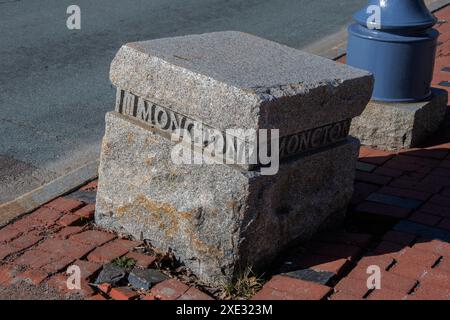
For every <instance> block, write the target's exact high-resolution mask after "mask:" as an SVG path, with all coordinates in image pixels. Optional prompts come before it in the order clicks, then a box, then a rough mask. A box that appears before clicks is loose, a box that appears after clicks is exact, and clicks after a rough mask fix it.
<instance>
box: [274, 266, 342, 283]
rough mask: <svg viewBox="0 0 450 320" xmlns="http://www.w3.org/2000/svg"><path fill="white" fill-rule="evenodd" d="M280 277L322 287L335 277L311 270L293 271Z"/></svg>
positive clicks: (325, 272) (329, 273)
mask: <svg viewBox="0 0 450 320" xmlns="http://www.w3.org/2000/svg"><path fill="white" fill-rule="evenodd" d="M282 275H284V276H287V277H291V278H295V279H300V280H305V281H310V282H315V283H319V284H323V285H326V284H328V283H329V282H330V281H331V280H332V279H333V278H334V277H335V276H336V275H335V274H334V273H332V272H328V271H316V270H312V269H302V270H295V271H290V272H287V273H284V274H282Z"/></svg>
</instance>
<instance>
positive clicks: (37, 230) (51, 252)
mask: <svg viewBox="0 0 450 320" xmlns="http://www.w3.org/2000/svg"><path fill="white" fill-rule="evenodd" d="M436 15H437V16H438V18H439V19H440V20H442V21H444V23H442V24H440V25H439V26H438V30H440V31H441V38H440V46H439V48H438V56H437V60H436V70H435V77H434V79H433V85H434V86H438V87H441V88H442V89H445V90H449V87H445V86H442V85H439V84H442V83H443V81H448V79H449V74H450V73H449V72H447V71H442V69H443V68H444V67H450V45H449V43H450V29H449V23H448V20H449V19H450V6H447V7H445V8H444V9H442V10H440V11H439V12H438V13H437V14H436ZM449 110H450V109H449ZM449 141H450V112H448V116H447V119H446V120H445V123H444V125H443V126H442V128H441V129H440V131H439V132H438V133H436V134H435V135H434V136H433V137H430V139H429V140H428V141H427V143H426V144H425V145H424V146H423V148H415V149H411V150H402V151H400V152H388V151H383V150H377V149H374V148H368V147H364V146H362V147H361V149H360V153H359V161H358V164H357V172H356V179H355V184H354V186H355V191H354V195H353V198H352V200H351V205H350V208H349V210H348V223H347V224H346V225H345V226H343V228H342V229H341V230H340V231H333V232H323V233H320V234H318V235H316V236H315V237H314V238H313V239H312V240H311V241H310V242H308V243H304V244H302V245H301V247H300V248H299V249H298V250H292V252H290V253H288V254H287V255H286V257H285V258H284V259H282V261H281V262H280V266H279V268H275V269H274V270H268V272H267V273H266V274H265V278H266V279H265V280H266V282H265V283H264V285H263V287H262V289H261V290H259V291H258V292H256V293H255V294H254V295H253V297H252V300H266V299H271V300H272V299H273V300H296V299H301V300H324V299H330V300H358V299H367V300H429V299H436V300H450V142H449ZM96 189H97V181H92V182H90V183H88V184H87V185H85V186H83V187H81V190H89V191H90V192H96ZM94 213H95V205H94V204H88V203H83V202H82V201H79V200H75V199H71V198H69V197H59V198H57V199H55V200H53V201H50V202H49V203H47V204H45V205H44V206H42V207H41V208H39V209H37V210H36V211H34V212H32V213H31V214H28V215H25V216H24V217H22V218H20V219H18V220H17V221H14V222H12V223H11V224H9V225H8V226H5V227H4V228H2V229H0V286H2V287H10V286H15V285H17V286H20V285H21V283H22V282H25V283H28V284H30V285H35V286H41V285H43V284H45V285H49V286H51V287H53V288H55V289H57V290H58V291H59V292H61V293H62V294H63V295H67V294H74V293H75V294H78V296H80V297H82V298H85V299H89V300H106V299H115V300H130V299H138V300H174V299H180V300H209V299H212V298H213V297H212V296H211V295H210V294H209V293H207V292H206V291H203V290H201V289H199V288H200V287H199V288H197V287H194V286H193V285H192V283H190V282H187V283H186V282H185V279H184V278H180V277H178V279H177V276H176V275H174V274H172V277H173V278H170V279H168V280H165V281H162V282H160V283H158V284H156V285H154V286H153V287H152V288H150V290H148V291H147V292H143V291H136V290H133V289H132V288H131V287H128V286H126V285H124V284H119V285H116V286H111V285H108V284H102V285H91V284H92V282H93V281H94V280H95V277H96V275H97V274H98V273H99V272H100V270H101V269H102V267H103V265H104V264H105V263H109V262H111V261H113V260H114V259H115V258H118V257H123V256H127V257H128V258H131V259H133V260H134V261H135V262H136V266H137V267H141V268H157V267H158V266H160V264H159V263H157V262H158V258H157V255H153V254H147V253H144V252H141V251H140V250H141V249H135V248H136V247H137V246H142V245H143V244H142V243H141V242H138V241H130V240H128V239H123V238H121V237H120V236H119V235H116V234H113V233H110V232H107V231H103V230H100V229H96V228H95V227H94V226H93V224H92V220H93V218H94ZM70 265H77V266H79V267H80V271H81V276H82V285H81V289H80V290H69V289H68V288H67V277H68V276H67V275H66V274H65V271H66V269H67V267H68V266H70ZM374 266H377V267H379V269H380V274H381V289H373V288H368V286H367V279H368V277H369V276H370V275H371V274H369V273H368V270H371V268H373V267H374ZM166 271H167V270H166Z"/></svg>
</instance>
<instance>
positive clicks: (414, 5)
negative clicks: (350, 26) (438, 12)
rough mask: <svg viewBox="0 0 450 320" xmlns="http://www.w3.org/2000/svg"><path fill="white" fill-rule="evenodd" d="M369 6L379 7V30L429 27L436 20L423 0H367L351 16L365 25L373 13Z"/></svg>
mask: <svg viewBox="0 0 450 320" xmlns="http://www.w3.org/2000/svg"><path fill="white" fill-rule="evenodd" d="M371 6H378V7H379V8H380V18H381V19H380V29H381V30H391V31H395V30H397V31H412V30H420V29H427V28H431V27H432V26H433V25H435V24H436V22H437V19H436V17H435V16H434V15H433V14H431V13H430V11H429V10H428V8H427V6H426V5H425V3H424V1H423V0H369V1H368V4H367V5H366V6H365V7H364V8H363V9H361V10H360V11H358V12H357V13H356V14H355V15H354V16H353V18H354V19H355V20H356V21H357V22H358V23H359V24H361V25H363V26H366V27H367V23H368V19H369V18H370V17H371V16H372V15H373V14H374V8H372V7H371Z"/></svg>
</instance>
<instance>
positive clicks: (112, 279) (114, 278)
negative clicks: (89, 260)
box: [95, 264, 127, 285]
mask: <svg viewBox="0 0 450 320" xmlns="http://www.w3.org/2000/svg"><path fill="white" fill-rule="evenodd" d="M126 275H127V272H126V270H125V269H124V268H121V267H118V266H116V265H113V264H105V265H104V266H103V269H102V271H100V274H99V275H98V277H97V279H96V280H95V283H96V284H102V283H109V284H111V285H116V284H118V283H120V282H121V281H122V280H123V279H125V277H126Z"/></svg>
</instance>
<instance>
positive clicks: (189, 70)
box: [110, 31, 373, 136]
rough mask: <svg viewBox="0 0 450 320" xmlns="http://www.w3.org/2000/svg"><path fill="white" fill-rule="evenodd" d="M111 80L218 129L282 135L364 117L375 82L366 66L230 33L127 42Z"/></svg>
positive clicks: (112, 69) (119, 55)
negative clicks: (271, 131) (274, 131)
mask: <svg viewBox="0 0 450 320" xmlns="http://www.w3.org/2000/svg"><path fill="white" fill-rule="evenodd" d="M110 78H111V81H112V83H113V84H114V85H116V86H117V87H118V88H121V89H123V90H125V91H128V92H131V93H133V94H135V95H137V96H139V97H142V98H144V99H147V100H149V101H152V102H154V103H157V104H160V105H162V106H165V107H168V108H170V109H171V110H173V111H175V112H178V113H180V114H183V115H185V116H187V117H190V118H192V119H194V120H200V121H203V122H204V123H205V124H207V125H209V126H212V127H214V128H216V129H219V130H225V129H230V128H240V129H260V128H267V129H270V128H276V129H280V136H285V135H290V134H293V133H297V132H299V131H302V130H308V129H311V128H316V127H320V126H323V125H325V124H330V123H335V122H337V121H341V120H344V119H351V118H353V117H354V116H357V115H359V114H361V112H362V111H363V109H364V107H365V105H366V104H367V101H368V99H369V97H370V95H371V92H372V86H373V78H372V76H371V75H370V74H369V73H367V72H366V71H362V70H359V69H354V68H352V67H349V66H346V65H342V64H338V63H335V62H333V61H331V60H328V59H325V58H321V57H318V56H315V55H312V54H308V53H305V52H302V51H299V50H296V49H293V48H289V47H286V46H284V45H280V44H277V43H275V42H272V41H268V40H265V39H261V38H258V37H255V36H252V35H249V34H246V33H241V32H231V31H230V32H216V33H208V34H201V35H191V36H184V37H175V38H167V39H158V40H151V41H143V42H133V43H128V44H126V45H124V46H122V48H121V49H120V50H119V52H118V53H117V55H116V57H115V58H114V60H113V62H112V64H111V71H110Z"/></svg>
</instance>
